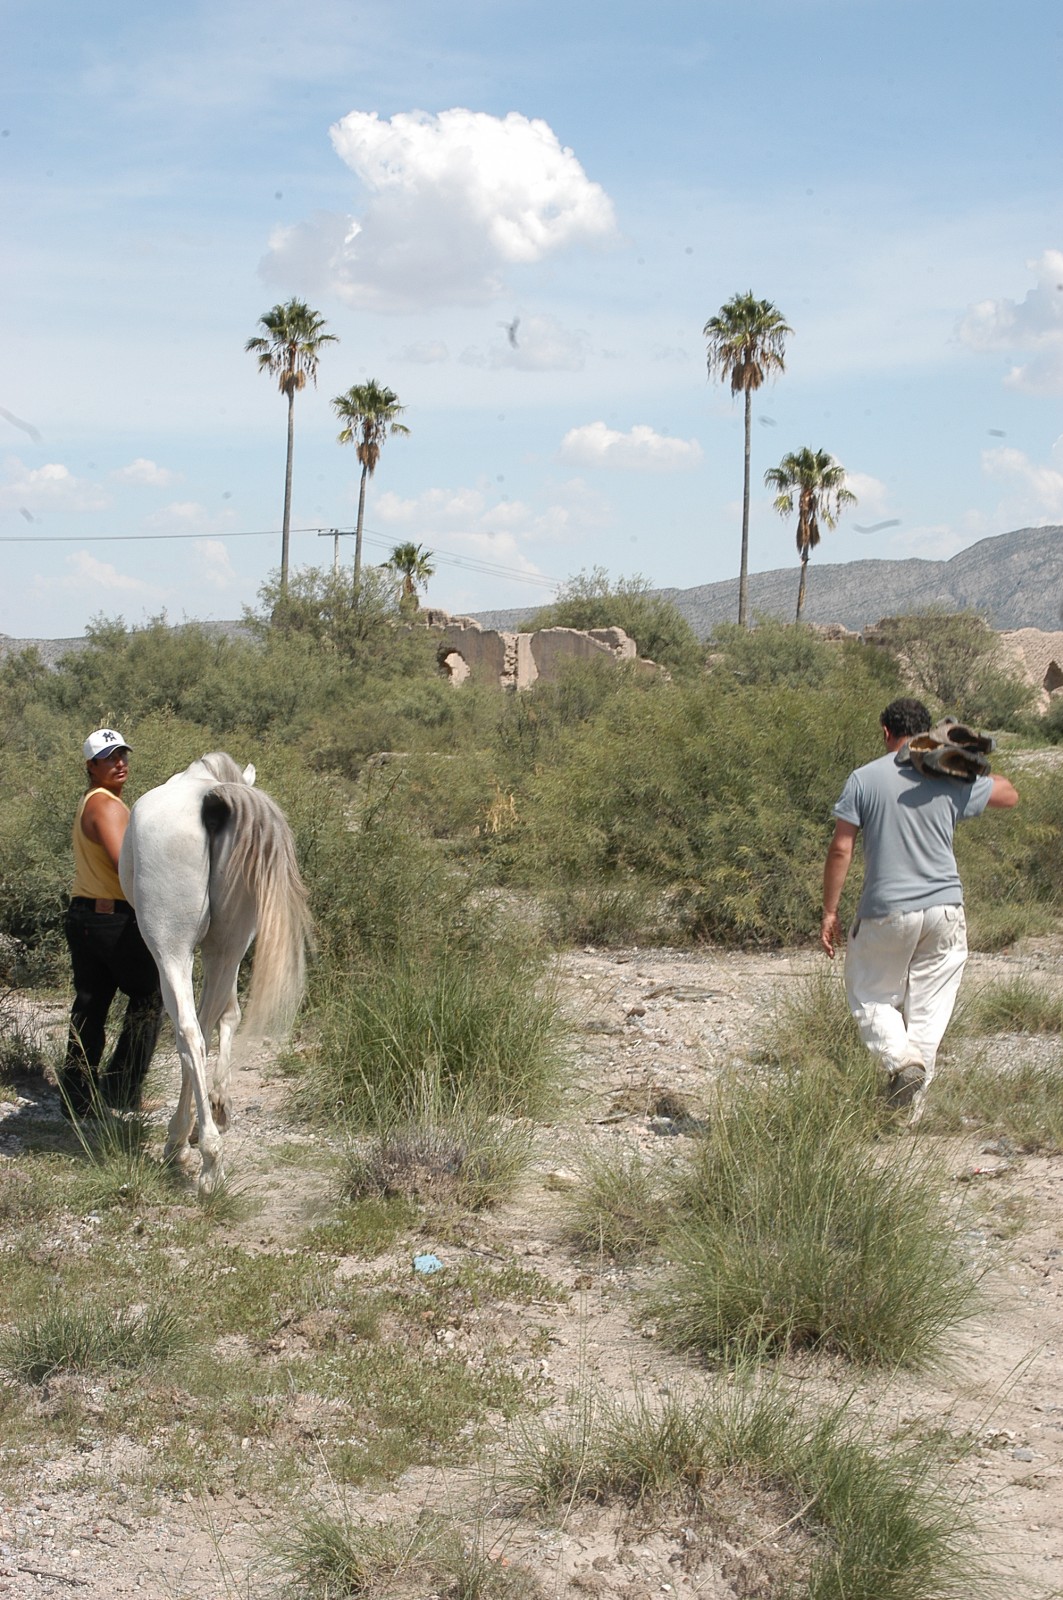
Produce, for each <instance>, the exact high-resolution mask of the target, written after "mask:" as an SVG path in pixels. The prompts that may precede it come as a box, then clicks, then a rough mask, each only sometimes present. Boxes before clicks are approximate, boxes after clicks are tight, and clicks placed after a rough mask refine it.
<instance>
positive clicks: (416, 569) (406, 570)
mask: <svg viewBox="0 0 1063 1600" xmlns="http://www.w3.org/2000/svg"><path fill="white" fill-rule="evenodd" d="M387 564H388V566H389V567H390V568H391V570H392V572H393V573H394V574H395V576H396V577H397V578H398V579H399V609H400V611H416V610H417V606H418V600H417V586H418V584H422V583H423V584H425V585H427V583H428V580H429V578H432V577H434V576H435V570H436V569H435V567H433V565H432V552H431V550H425V549H424V548H423V547H422V546H421V545H419V544H413V543H409V544H397V545H396V546H395V548H394V550H393V551H392V552H391V556H390V559H389V560H388V563H387Z"/></svg>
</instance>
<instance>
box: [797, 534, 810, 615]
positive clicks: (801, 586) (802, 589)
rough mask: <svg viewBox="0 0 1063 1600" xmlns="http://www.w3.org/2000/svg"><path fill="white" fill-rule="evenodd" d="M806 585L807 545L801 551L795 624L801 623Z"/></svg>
mask: <svg viewBox="0 0 1063 1600" xmlns="http://www.w3.org/2000/svg"><path fill="white" fill-rule="evenodd" d="M807 584H808V545H807V544H806V545H805V547H804V549H803V550H802V551H801V582H800V583H799V584H798V586H797V616H796V617H795V618H794V621H795V622H800V621H801V613H802V611H803V610H804V609H805V588H806V586H807Z"/></svg>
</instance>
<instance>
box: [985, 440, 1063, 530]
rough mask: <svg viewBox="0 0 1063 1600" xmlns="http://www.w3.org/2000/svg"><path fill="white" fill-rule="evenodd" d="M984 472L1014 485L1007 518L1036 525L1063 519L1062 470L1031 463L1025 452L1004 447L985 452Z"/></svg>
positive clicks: (1011, 485) (1034, 462) (1008, 503)
mask: <svg viewBox="0 0 1063 1600" xmlns="http://www.w3.org/2000/svg"><path fill="white" fill-rule="evenodd" d="M982 469H983V471H984V472H986V473H988V475H989V476H990V477H992V478H1000V479H1002V480H1003V481H1004V482H1005V483H1007V484H1009V485H1010V487H1011V491H1012V492H1011V496H1010V498H1009V500H1008V502H1007V508H1008V509H1007V510H1006V512H1005V515H1007V516H1010V517H1012V518H1014V519H1015V520H1016V521H1018V520H1023V521H1025V520H1033V521H1035V522H1036V521H1042V522H1058V521H1059V520H1060V519H1061V518H1063V472H1061V471H1060V470H1059V468H1058V467H1050V466H1046V465H1042V464H1041V463H1039V462H1036V461H1031V460H1030V458H1029V456H1027V455H1025V454H1024V453H1023V451H1021V450H1015V449H1012V448H1011V447H1010V446H1007V445H1002V446H999V447H998V448H996V449H993V450H983V451H982ZM1002 509H1003V508H1002Z"/></svg>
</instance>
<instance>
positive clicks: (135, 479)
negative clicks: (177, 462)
mask: <svg viewBox="0 0 1063 1600" xmlns="http://www.w3.org/2000/svg"><path fill="white" fill-rule="evenodd" d="M111 477H112V478H116V479H117V480H118V482H119V483H134V484H143V485H145V486H146V487H148V488H151V489H166V488H168V487H169V485H170V484H171V483H174V482H176V479H177V474H176V473H174V472H171V471H170V470H169V468H167V467H159V466H156V464H155V462H154V461H148V460H147V459H146V458H145V457H144V456H138V457H137V459H136V460H135V461H131V462H130V463H129V465H128V466H127V467H119V468H118V469H117V470H116V471H115V472H112V473H111Z"/></svg>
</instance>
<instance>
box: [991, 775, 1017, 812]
mask: <svg viewBox="0 0 1063 1600" xmlns="http://www.w3.org/2000/svg"><path fill="white" fill-rule="evenodd" d="M992 782H993V793H992V794H991V795H990V796H989V799H988V800H987V801H986V805H987V806H992V807H993V809H994V810H997V811H1006V810H1008V809H1009V808H1010V807H1011V806H1017V805H1018V803H1019V792H1018V790H1017V789H1016V788H1015V785H1014V784H1013V783H1012V781H1011V779H1010V778H1002V777H1001V775H1000V774H999V772H995V773H994V774H993V779H992Z"/></svg>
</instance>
